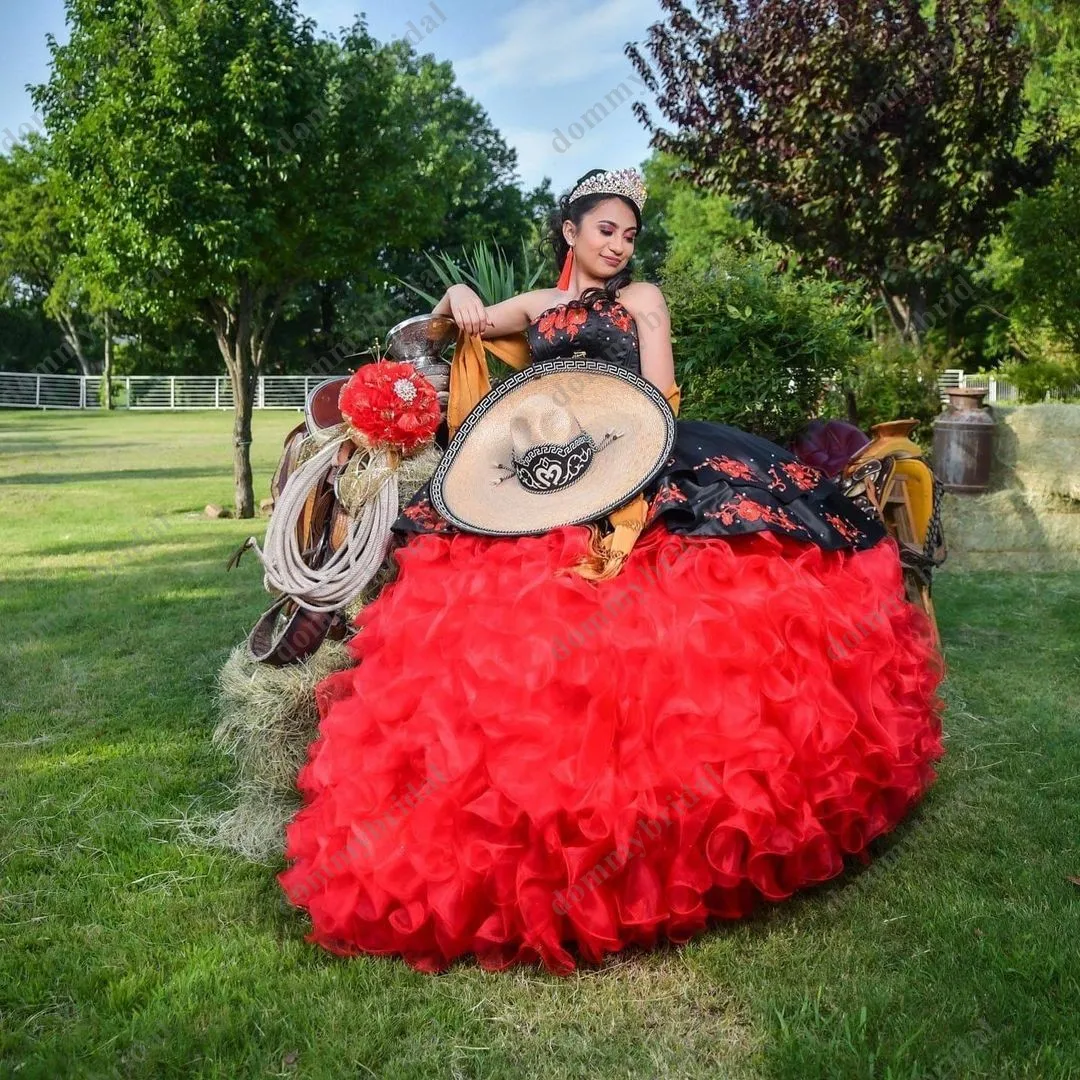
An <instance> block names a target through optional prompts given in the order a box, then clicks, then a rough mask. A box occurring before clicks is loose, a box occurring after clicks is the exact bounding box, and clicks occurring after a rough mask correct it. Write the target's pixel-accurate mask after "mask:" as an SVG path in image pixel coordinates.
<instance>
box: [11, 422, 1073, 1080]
mask: <svg viewBox="0 0 1080 1080" xmlns="http://www.w3.org/2000/svg"><path fill="white" fill-rule="evenodd" d="M296 419H297V417H296V414H294V413H262V414H259V415H257V416H256V419H255V444H254V447H253V451H254V464H255V469H256V496H257V497H262V496H265V495H266V494H267V487H268V483H269V477H270V473H271V470H272V468H273V466H274V464H275V463H276V460H277V454H278V448H279V446H280V443H281V438H282V436H283V435H284V433H285V432H286V431H287V430H288V429H289V428H290V427H291V426H292V425H293V424H294V423H295V422H296ZM229 430H230V418H229V417H228V416H227V415H225V414H210V413H196V414H174V415H168V414H151V413H142V414H139V413H135V414H132V413H126V412H123V413H119V414H114V415H105V414H57V413H47V414H37V413H29V412H3V413H0V580H2V592H0V697H2V701H0V704H2V709H3V723H2V726H0V813H2V816H0V1076H3V1077H8V1076H12V1077H47V1078H53V1077H68V1076H74V1077H84V1076H85V1077H185V1078H186V1077H223V1078H233V1077H293V1076H296V1077H363V1076H378V1077H417V1078H419V1077H425V1078H426V1077H450V1078H454V1077H517V1076H538V1077H567V1078H569V1077H583V1076H590V1077H603V1078H609V1077H610V1078H614V1077H679V1078H683V1077H768V1078H791V1080H802V1078H806V1077H875V1078H901V1077H902V1078H915V1077H935V1078H940V1077H954V1076H955V1077H965V1078H967V1077H986V1078H993V1080H998V1078H1002V1077H1021V1076H1023V1077H1069V1076H1080V985H1078V983H1080V956H1078V942H1080V888H1078V887H1077V885H1075V884H1072V883H1070V882H1069V881H1068V878H1069V876H1070V875H1080V658H1078V650H1080V569H1078V571H1077V572H1076V573H1068V574H1066V573H1055V574H1049V573H1043V574H1031V573H1026V574H1022V575H1015V576H1008V575H1001V574H987V575H965V574H961V573H958V572H956V571H955V570H952V571H950V570H949V568H948V565H947V564H946V569H945V570H943V571H942V572H941V573H940V574H939V576H938V579H937V582H936V585H935V599H936V600H937V604H938V613H939V620H940V625H941V631H942V634H943V637H944V641H945V645H946V658H947V661H948V663H949V668H950V675H949V679H948V683H947V686H946V687H945V696H946V697H947V698H948V700H949V713H948V717H947V734H948V744H947V745H948V750H947V756H946V758H945V759H944V761H943V763H942V767H941V776H940V780H939V782H938V784H937V785H936V787H935V788H934V789H933V791H932V792H931V794H930V795H929V796H928V797H927V799H926V801H925V802H924V804H923V805H922V807H921V808H920V810H919V811H918V812H917V813H916V814H915V815H914V816H913V817H912V818H911V819H910V820H909V821H908V822H906V823H905V824H904V825H903V826H902V827H901V828H900V829H899V830H898V831H897V832H896V833H894V834H893V835H892V836H890V837H888V838H885V839H883V840H882V841H879V842H878V844H877V845H876V849H877V856H878V857H877V859H876V860H875V861H874V862H873V863H871V864H870V865H869V866H868V867H862V868H858V867H856V868H853V869H852V871H851V872H850V873H849V874H847V875H846V876H845V877H844V878H843V880H841V881H840V882H838V883H834V884H832V885H829V886H825V887H822V888H819V889H815V890H813V891H811V892H809V893H806V894H804V895H801V896H800V897H798V898H796V899H794V900H792V901H789V902H788V903H786V904H782V905H778V906H775V907H772V908H769V909H768V910H766V911H764V912H763V913H762V914H761V915H760V917H758V918H756V919H754V920H752V921H748V922H745V923H742V924H738V925H726V926H721V927H718V928H717V929H716V930H714V931H712V932H711V933H709V934H706V935H704V936H702V937H700V938H698V939H697V940H695V941H694V942H692V943H691V944H690V945H688V946H685V947H682V948H667V949H662V950H660V951H658V952H656V953H652V954H646V953H630V954H623V955H622V956H620V957H619V958H617V959H616V960H615V961H614V962H612V963H610V964H609V965H608V966H606V967H604V968H602V969H600V970H596V971H590V972H583V973H581V974H579V975H577V976H574V977H572V978H569V979H558V978H556V977H553V976H548V975H545V974H543V973H541V972H539V971H524V972H516V973H512V974H502V975H495V974H487V973H485V972H483V971H481V970H479V969H478V968H476V967H475V966H470V965H459V966H457V967H456V968H454V969H453V970H452V971H450V972H449V973H447V974H445V975H442V976H435V977H433V976H425V975H420V974H418V973H416V972H413V971H412V970H411V969H410V968H408V967H407V966H406V965H405V964H404V963H402V962H400V961H397V960H393V959H375V958H360V959H353V960H342V959H339V958H336V957H333V956H330V955H329V954H327V953H325V952H323V951H321V950H319V949H318V948H316V947H315V946H312V945H308V944H306V943H305V942H304V940H303V935H304V933H305V931H306V922H305V917H304V915H303V914H302V913H301V912H298V911H295V910H292V909H290V908H288V907H287V905H286V904H285V903H284V902H283V897H282V894H281V891H280V888H279V886H278V884H277V882H276V880H275V878H274V870H275V869H276V868H274V867H264V866H257V865H253V864H251V863H248V862H245V861H244V860H243V859H241V858H239V857H236V856H232V855H229V854H224V853H222V852H219V851H208V850H204V849H201V848H198V847H193V846H191V845H190V844H187V843H183V842H181V841H180V840H179V839H178V832H177V827H176V822H178V821H179V820H181V819H182V818H184V817H185V816H187V815H190V814H193V813H197V812H199V811H206V810H214V809H221V808H224V806H225V805H226V804H225V793H224V788H223V785H224V784H225V783H226V782H227V781H228V780H229V778H230V763H229V760H228V759H227V758H225V757H223V756H222V755H221V754H219V753H218V752H216V751H215V750H214V749H213V748H212V747H211V744H210V734H211V731H212V729H213V727H214V725H215V722H216V716H215V712H214V708H213V703H212V698H211V694H212V691H213V687H214V682H215V677H216V674H217V671H218V669H219V668H220V666H221V664H222V663H223V662H224V660H225V657H226V655H227V654H228V652H229V650H230V649H231V648H232V647H233V646H234V645H235V644H237V643H238V642H240V641H241V640H243V638H244V636H245V635H246V634H247V631H248V629H249V627H250V625H251V623H252V621H253V620H254V619H255V617H256V616H257V615H258V614H259V612H260V611H261V610H262V609H263V608H264V607H265V605H266V603H267V597H266V595H265V593H264V592H263V590H262V574H261V568H260V567H259V565H258V560H257V559H255V558H254V557H251V556H249V557H248V558H247V559H246V560H245V561H244V563H242V564H241V566H240V568H239V569H238V570H235V571H233V572H231V573H226V572H225V569H224V566H225V561H226V559H227V557H228V556H229V554H230V553H231V552H232V551H233V549H234V548H235V547H236V546H237V545H238V544H239V543H240V541H241V540H242V539H243V538H244V537H246V536H248V535H249V534H250V533H252V532H254V533H255V534H256V535H258V536H259V537H260V539H261V536H262V532H263V530H264V528H265V521H262V520H256V521H255V522H244V521H232V520H223V521H211V520H208V519H206V518H205V517H203V516H201V511H202V509H203V507H204V506H205V505H206V504H207V503H209V502H216V503H222V504H225V505H228V504H229V503H230V501H231V495H232V479H231V465H230V440H229Z"/></svg>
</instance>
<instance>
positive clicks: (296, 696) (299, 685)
mask: <svg viewBox="0 0 1080 1080" xmlns="http://www.w3.org/2000/svg"><path fill="white" fill-rule="evenodd" d="M441 456H442V451H441V450H440V449H439V448H438V447H437V446H431V447H428V448H427V449H426V450H424V451H421V452H420V453H419V454H416V455H415V456H414V457H411V458H407V459H406V460H405V461H404V462H402V466H401V469H400V471H399V473H398V500H399V506H400V507H401V508H404V506H405V505H406V504H407V503H408V502H409V501H410V500H411V499H412V497H413V496H414V495H415V494H416V492H417V491H419V489H420V488H421V487H422V486H423V485H424V483H425V482H426V481H427V479H428V477H430V476H431V474H432V473H433V472H434V471H435V467H436V465H438V463H439V460H440V458H441ZM397 570H398V566H397V560H396V559H395V558H394V555H393V549H391V552H390V554H389V555H388V557H387V558H386V560H385V561H384V562H383V564H382V566H381V567H380V568H379V571H378V573H377V574H376V575H375V577H374V578H373V579H372V580H371V581H370V582H369V583H368V585H367V586H366V587H365V588H364V589H363V590H362V591H361V592H360V593H359V594H358V595H357V596H356V597H355V598H354V599H353V600H352V601H350V602H349V603H348V604H347V605H346V606H345V612H346V614H347V615H348V617H349V619H350V621H351V620H354V619H355V618H356V616H357V614H358V613H359V612H360V611H361V610H362V609H363V608H364V607H365V605H367V604H369V603H370V602H371V601H372V600H374V599H375V598H376V597H377V596H378V595H379V593H380V592H381V591H382V590H383V589H384V588H385V587H386V586H387V585H389V584H390V583H391V582H392V581H394V580H395V578H396V577H397ZM351 664H352V658H351V657H350V656H349V653H348V650H347V649H346V647H345V644H344V643H343V642H338V641H325V642H323V644H322V645H321V646H320V647H319V649H318V650H316V652H315V653H313V654H312V655H311V657H309V658H308V660H307V661H306V662H303V663H295V664H289V665H287V666H285V667H281V668H276V667H271V666H270V665H269V664H260V663H258V662H257V661H255V660H252V659H251V656H250V654H249V653H248V649H247V644H246V643H245V644H243V645H238V646H237V647H236V648H234V649H233V650H232V652H231V653H230V655H229V658H228V660H226V662H225V665H224V667H222V669H221V671H220V672H219V674H218V692H217V707H218V715H219V717H220V720H219V722H218V725H217V727H216V729H215V730H214V734H213V743H214V745H215V746H217V747H218V748H220V749H221V750H223V751H224V752H225V753H227V754H228V755H229V756H230V757H231V758H232V759H233V760H234V762H235V763H236V779H235V781H234V782H233V784H232V785H231V786H230V795H231V801H233V802H234V805H233V807H232V808H231V809H229V810H225V811H223V812H221V813H218V814H214V815H209V816H204V817H202V818H197V817H195V818H189V819H188V820H186V821H185V822H184V823H183V825H182V827H181V831H182V833H183V835H184V836H185V838H186V839H188V840H192V841H195V842H199V843H202V844H207V845H210V846H214V847H224V848H228V849H229V850H231V851H235V852H237V853H238V854H240V855H243V856H244V857H245V858H248V859H252V860H254V861H256V862H274V861H276V860H277V859H279V858H280V857H281V855H282V853H283V851H284V846H285V825H286V824H287V823H288V821H289V820H290V819H291V818H292V816H293V815H294V814H295V813H296V811H297V809H298V808H299V806H300V796H299V793H298V792H297V790H296V774H297V773H298V772H299V770H300V767H301V765H303V764H304V762H305V760H306V758H307V748H308V745H309V744H310V743H311V742H312V740H314V738H315V736H316V734H317V733H318V724H319V712H318V707H317V705H316V702H315V687H316V686H317V685H318V684H319V683H320V682H321V681H322V680H323V679H325V678H326V677H327V676H328V675H330V674H331V673H332V672H335V671H340V670H342V669H343V668H347V667H349V666H350V665H351Z"/></svg>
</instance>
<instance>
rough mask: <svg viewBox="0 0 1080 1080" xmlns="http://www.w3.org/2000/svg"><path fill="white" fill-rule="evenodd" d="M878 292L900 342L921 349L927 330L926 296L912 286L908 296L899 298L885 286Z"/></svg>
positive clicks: (879, 288) (880, 287) (881, 286)
mask: <svg viewBox="0 0 1080 1080" xmlns="http://www.w3.org/2000/svg"><path fill="white" fill-rule="evenodd" d="M878 292H879V294H880V296H881V299H882V302H883V303H884V304H885V310H886V311H887V312H888V313H889V318H890V319H891V320H892V324H893V328H894V329H895V330H896V333H897V335H898V336H899V337H900V340H901V341H907V342H910V343H911V344H912V345H914V346H915V347H916V348H919V347H920V346H921V345H922V335H923V332H924V331H925V330H926V329H927V317H926V294H925V293H924V292H923V291H922V289H920V288H919V287H918V286H912V287H911V289H909V290H908V293H907V295H906V296H898V295H897V294H895V293H890V292H889V290H888V289H887V288H886V287H885V285H884V284H882V285H880V286H879V287H878Z"/></svg>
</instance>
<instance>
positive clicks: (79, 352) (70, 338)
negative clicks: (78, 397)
mask: <svg viewBox="0 0 1080 1080" xmlns="http://www.w3.org/2000/svg"><path fill="white" fill-rule="evenodd" d="M56 321H57V322H58V323H59V324H60V331H61V335H62V337H63V339H64V346H65V348H64V352H66V353H67V354H68V356H69V357H70V356H74V357H75V359H76V360H77V361H78V364H79V374H81V375H93V374H95V373H94V372H93V371H91V370H90V361H89V360H88V359H87V358H86V353H84V352H83V347H82V337H81V336H80V334H79V331H78V328H77V327H76V326H75V320H74V319H73V318H72V317H71V316H70V315H68V314H67V313H63V314H60V315H58V316H57V317H56Z"/></svg>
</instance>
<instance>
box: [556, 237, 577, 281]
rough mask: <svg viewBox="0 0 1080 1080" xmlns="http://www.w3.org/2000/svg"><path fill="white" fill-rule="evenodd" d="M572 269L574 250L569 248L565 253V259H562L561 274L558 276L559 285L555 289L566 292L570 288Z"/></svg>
mask: <svg viewBox="0 0 1080 1080" xmlns="http://www.w3.org/2000/svg"><path fill="white" fill-rule="evenodd" d="M573 269H574V249H573V247H572V246H571V247H570V249H569V250H568V251H567V252H566V258H565V259H563V264H562V273H561V274H560V275H559V283H558V285H556V286H555V287H556V288H557V289H559V290H561V291H562V292H566V290H567V289H569V288H570V274H571V272H572V271H573Z"/></svg>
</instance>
